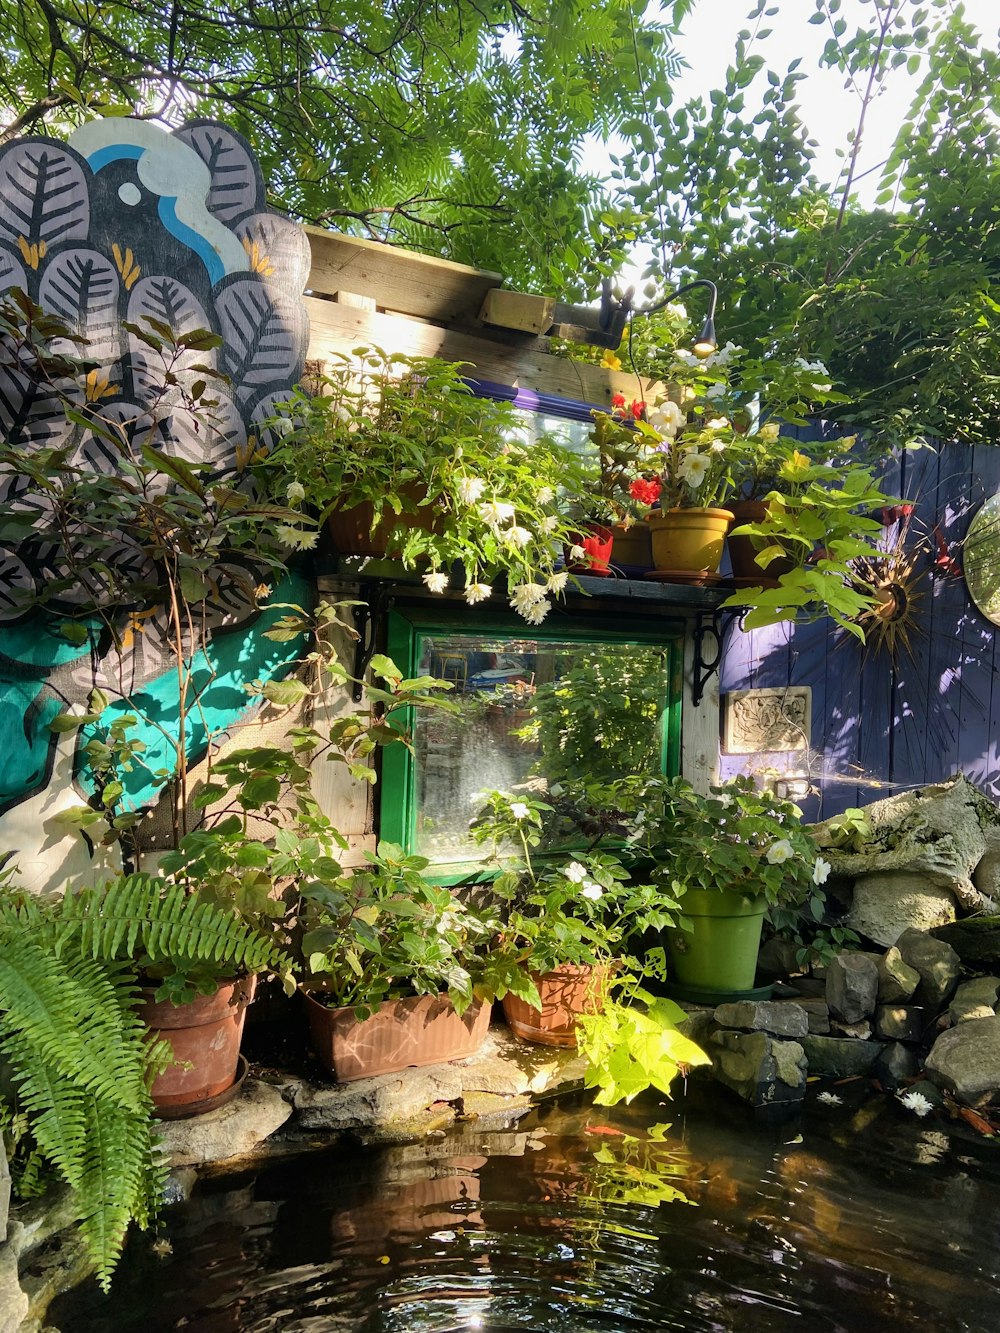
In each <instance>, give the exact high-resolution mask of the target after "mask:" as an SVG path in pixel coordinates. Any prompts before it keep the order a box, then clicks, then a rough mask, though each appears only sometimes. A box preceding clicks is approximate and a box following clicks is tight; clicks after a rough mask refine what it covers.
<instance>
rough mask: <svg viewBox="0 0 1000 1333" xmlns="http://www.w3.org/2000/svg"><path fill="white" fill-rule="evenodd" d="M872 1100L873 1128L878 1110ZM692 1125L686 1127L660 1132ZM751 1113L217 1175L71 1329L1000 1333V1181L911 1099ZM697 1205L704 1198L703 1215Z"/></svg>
mask: <svg viewBox="0 0 1000 1333" xmlns="http://www.w3.org/2000/svg"><path fill="white" fill-rule="evenodd" d="M871 1108H874V1114H871ZM668 1110H669V1113H670V1114H671V1116H672V1119H673V1124H672V1126H671V1127H670V1128H658V1127H657V1126H658V1125H659V1124H660V1120H659V1118H660V1117H661V1116H663V1115H665V1114H667V1113H668ZM798 1138H799V1135H798V1133H797V1132H796V1130H795V1129H794V1128H793V1129H789V1127H788V1126H784V1127H781V1128H774V1129H771V1128H767V1127H764V1126H760V1125H757V1124H755V1123H753V1122H752V1121H751V1120H750V1118H749V1115H748V1113H747V1112H746V1111H745V1109H744V1108H743V1107H742V1106H741V1105H739V1104H738V1103H734V1102H731V1101H730V1100H728V1099H726V1098H723V1097H719V1096H717V1095H715V1093H705V1092H700V1093H694V1094H692V1097H691V1098H690V1100H689V1101H688V1102H687V1103H686V1104H685V1105H684V1107H683V1108H681V1107H677V1106H671V1107H669V1108H666V1109H665V1108H663V1107H662V1106H659V1105H657V1103H656V1102H655V1101H649V1102H646V1103H645V1104H643V1105H641V1106H640V1105H638V1104H637V1105H635V1106H633V1107H632V1108H625V1109H618V1110H616V1111H615V1112H613V1113H607V1112H602V1111H601V1110H600V1109H599V1108H595V1107H592V1106H590V1105H587V1104H585V1103H583V1102H582V1101H581V1102H580V1103H579V1104H575V1105H570V1106H566V1105H559V1106H555V1105H553V1106H549V1107H546V1108H542V1109H541V1110H539V1111H537V1112H535V1113H533V1114H532V1115H531V1116H529V1117H527V1118H526V1119H525V1120H524V1121H522V1122H521V1125H520V1126H518V1127H517V1128H514V1129H508V1130H497V1131H484V1130H476V1129H475V1127H469V1128H466V1129H465V1130H464V1131H463V1132H461V1133H456V1134H452V1135H449V1136H448V1137H447V1138H442V1139H440V1140H438V1141H430V1142H428V1141H423V1142H420V1143H417V1144H409V1145H404V1146H401V1147H393V1148H387V1149H381V1150H371V1151H368V1152H365V1153H359V1152H357V1151H354V1152H351V1151H350V1150H345V1149H340V1150H338V1151H335V1152H333V1153H332V1154H329V1155H324V1156H322V1157H315V1158H310V1159H306V1160H299V1161H295V1162H292V1163H290V1164H284V1165H279V1166H275V1167H273V1168H271V1169H269V1170H267V1171H265V1172H262V1173H260V1175H258V1176H257V1177H256V1178H255V1179H252V1180H244V1181H240V1182H237V1183H236V1184H235V1185H234V1184H233V1183H232V1182H230V1183H228V1184H226V1183H224V1182H220V1183H218V1184H212V1183H211V1182H209V1183H206V1184H205V1185H203V1186H202V1188H201V1191H200V1192H199V1193H198V1194H197V1195H196V1197H195V1198H194V1199H193V1200H192V1201H191V1202H190V1203H189V1204H187V1205H185V1206H183V1207H182V1208H180V1209H177V1210H173V1211H171V1212H170V1213H168V1215H167V1219H166V1227H167V1232H168V1234H169V1237H170V1240H171V1243H172V1246H173V1253H172V1254H171V1255H170V1256H168V1257H167V1258H166V1259H158V1258H157V1257H156V1255H155V1254H154V1252H153V1250H152V1247H151V1243H150V1241H149V1240H147V1239H145V1238H137V1239H136V1240H134V1241H133V1243H131V1244H130V1246H129V1248H128V1251H127V1253H126V1257H125V1261H124V1263H123V1267H122V1270H121V1272H120V1275H119V1277H118V1279H116V1283H115V1290H114V1293H113V1295H112V1297H111V1298H110V1300H104V1299H103V1298H101V1297H100V1296H99V1295H97V1294H96V1293H94V1292H88V1293H87V1294H86V1296H85V1297H81V1296H77V1297H75V1298H73V1299H70V1300H66V1301H64V1302H61V1303H59V1304H57V1306H56V1307H54V1308H53V1311H52V1312H51V1321H50V1322H51V1323H52V1325H53V1326H54V1327H56V1328H59V1329H63V1330H65V1333H77V1330H95V1331H106V1333H126V1331H129V1333H131V1331H132V1330H135V1331H138V1330H143V1333H159V1331H160V1330H173V1329H181V1328H183V1329H186V1330H189V1333H191V1331H193V1333H229V1331H230V1330H243V1331H244V1333H265V1330H266V1331H270V1330H282V1333H300V1331H305V1330H309V1331H310V1333H311V1331H312V1330H317V1331H318V1330H323V1333H333V1331H336V1330H344V1331H345V1333H346V1331H347V1330H350V1333H384V1331H389V1333H445V1331H446V1330H448V1331H452V1330H466V1329H476V1328H480V1329H483V1330H486V1331H487V1333H504V1330H513V1329H530V1330H537V1331H538V1333H591V1331H593V1333H597V1331H598V1330H602V1331H603V1330H607V1331H608V1333H626V1330H644V1331H645V1330H649V1331H652V1330H659V1329H668V1330H669V1329H675V1330H685V1333H692V1331H693V1333H718V1331H721V1330H733V1331H734V1333H737V1331H738V1333H756V1330H768V1333H782V1331H783V1330H791V1329H795V1330H801V1329H803V1328H808V1329H810V1330H820V1331H822V1333H840V1330H844V1331H845V1333H857V1331H859V1330H860V1331H861V1333H864V1330H868V1329H873V1330H874V1329H879V1330H883V1329H886V1330H904V1329H905V1330H912V1329H915V1328H917V1327H919V1328H920V1329H921V1333H993V1330H995V1329H996V1327H997V1316H996V1313H995V1312H996V1310H997V1309H998V1308H1000V1273H998V1267H1000V1263H998V1258H997V1248H996V1232H997V1225H998V1222H1000V1188H998V1184H1000V1171H998V1163H997V1161H996V1159H995V1153H994V1152H992V1151H991V1149H990V1145H987V1144H982V1143H969V1142H959V1143H958V1145H957V1146H956V1144H955V1143H954V1141H953V1140H951V1139H950V1138H949V1137H948V1136H947V1135H945V1134H943V1133H942V1132H941V1131H937V1130H934V1129H929V1128H928V1127H927V1126H925V1125H923V1124H921V1125H919V1127H918V1125H917V1123H916V1122H915V1121H913V1120H912V1119H906V1118H904V1115H903V1113H902V1112H901V1111H900V1109H899V1107H898V1105H897V1104H896V1103H894V1102H892V1101H891V1100H890V1099H882V1100H876V1101H874V1102H872V1103H869V1104H868V1108H863V1109H862V1110H861V1111H860V1112H859V1113H855V1112H853V1111H852V1110H851V1108H849V1107H845V1108H843V1110H842V1111H841V1110H838V1111H837V1112H826V1111H824V1112H823V1114H820V1113H819V1111H818V1110H817V1112H815V1113H814V1114H813V1115H811V1116H810V1117H808V1118H807V1119H806V1121H805V1122H804V1123H803V1124H802V1126H801V1141H796V1140H797V1139H798ZM692 1205H695V1206H692Z"/></svg>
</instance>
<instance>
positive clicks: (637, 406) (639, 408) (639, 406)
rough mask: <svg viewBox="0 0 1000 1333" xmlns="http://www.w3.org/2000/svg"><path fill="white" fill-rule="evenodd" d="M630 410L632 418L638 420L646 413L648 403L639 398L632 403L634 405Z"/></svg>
mask: <svg viewBox="0 0 1000 1333" xmlns="http://www.w3.org/2000/svg"><path fill="white" fill-rule="evenodd" d="M629 411H630V412H631V413H632V420H633V421H638V420H639V418H640V417H641V416H644V415H645V412H646V404H645V403H643V402H641V401H640V400H639V399H638V398H637V399H636V400H635V402H634V403H633V404H632V406H631V407H630V408H629Z"/></svg>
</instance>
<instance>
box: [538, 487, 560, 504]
mask: <svg viewBox="0 0 1000 1333" xmlns="http://www.w3.org/2000/svg"><path fill="white" fill-rule="evenodd" d="M555 498H556V493H555V491H554V490H553V489H552V487H551V486H539V488H538V494H537V495H536V496H535V499H536V500H537V501H538V503H539V504H540V505H547V504H549V503H550V502H551V501H552V500H554V499H555Z"/></svg>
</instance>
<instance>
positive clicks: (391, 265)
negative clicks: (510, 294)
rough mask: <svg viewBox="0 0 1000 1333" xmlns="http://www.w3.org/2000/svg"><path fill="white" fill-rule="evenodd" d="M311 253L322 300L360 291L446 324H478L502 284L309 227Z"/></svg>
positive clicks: (447, 263)
mask: <svg viewBox="0 0 1000 1333" xmlns="http://www.w3.org/2000/svg"><path fill="white" fill-rule="evenodd" d="M305 230H306V234H307V235H308V237H309V244H310V247H311V248H312V269H311V270H310V274H309V290H310V291H312V292H314V293H316V294H317V295H321V296H332V295H333V294H334V293H335V292H355V293H356V294H357V295H358V296H367V297H371V298H372V299H373V300H374V302H375V304H376V305H377V306H378V307H379V309H381V310H393V311H398V312H399V313H400V314H404V315H416V316H418V317H419V318H421V319H431V320H435V321H436V322H438V323H441V324H452V323H457V322H459V321H469V320H473V319H475V318H476V317H477V316H478V314H479V311H480V309H481V308H482V304H483V301H484V299H485V297H486V293H487V292H488V291H490V290H491V289H492V288H494V287H499V286H500V285H501V284H502V283H503V278H502V277H501V276H500V274H499V273H490V272H488V271H487V270H485V269H477V268H469V267H468V265H466V264H455V263H453V262H452V261H451V260H450V259H435V258H433V257H432V256H430V255H418V254H416V253H414V251H412V250H400V249H397V248H396V247H395V246H392V245H382V244H380V243H379V242H377V241H365V240H361V239H359V238H357V237H354V236H341V235H340V234H339V233H338V232H333V231H324V230H323V229H322V228H321V227H306V229H305Z"/></svg>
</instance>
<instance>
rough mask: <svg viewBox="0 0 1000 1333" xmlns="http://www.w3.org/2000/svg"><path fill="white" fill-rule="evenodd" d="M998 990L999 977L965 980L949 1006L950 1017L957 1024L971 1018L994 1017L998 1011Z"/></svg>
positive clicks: (999, 986) (999, 984) (999, 985)
mask: <svg viewBox="0 0 1000 1333" xmlns="http://www.w3.org/2000/svg"><path fill="white" fill-rule="evenodd" d="M997 991H1000V978H997V977H975V978H973V980H972V981H963V982H962V984H961V986H959V988H958V990H956V992H955V994H954V997H953V998H952V1001H951V1004H950V1005H949V1006H948V1017H949V1019H950V1020H951V1022H952V1023H953V1024H955V1023H966V1022H968V1020H969V1019H970V1018H992V1017H993V1015H994V1014H995V1013H996V1003H997Z"/></svg>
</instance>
